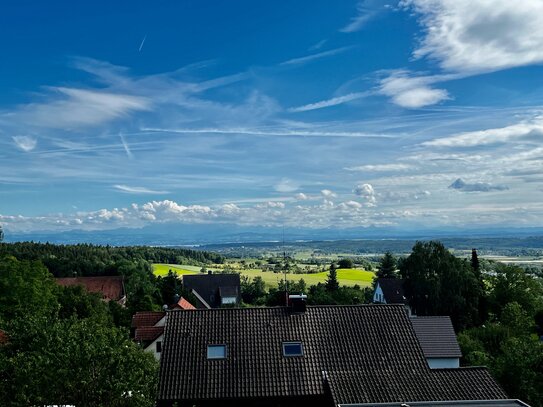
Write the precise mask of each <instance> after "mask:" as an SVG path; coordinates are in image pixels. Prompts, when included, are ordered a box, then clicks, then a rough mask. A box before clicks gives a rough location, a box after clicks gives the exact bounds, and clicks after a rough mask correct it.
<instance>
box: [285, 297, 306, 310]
mask: <svg viewBox="0 0 543 407" xmlns="http://www.w3.org/2000/svg"><path fill="white" fill-rule="evenodd" d="M306 298H307V295H305V294H291V295H289V296H288V302H289V305H290V312H291V313H292V314H303V313H305V310H306V304H305V300H306Z"/></svg>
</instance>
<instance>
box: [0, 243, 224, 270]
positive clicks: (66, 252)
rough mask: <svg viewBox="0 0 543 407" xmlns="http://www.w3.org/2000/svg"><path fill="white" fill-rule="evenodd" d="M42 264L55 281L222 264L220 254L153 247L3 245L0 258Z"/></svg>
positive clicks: (0, 248) (49, 244)
mask: <svg viewBox="0 0 543 407" xmlns="http://www.w3.org/2000/svg"><path fill="white" fill-rule="evenodd" d="M3 256H13V257H15V258H17V259H25V260H39V261H41V262H42V263H43V264H44V265H45V266H46V267H47V269H48V270H49V271H50V272H51V273H52V274H53V275H54V276H55V277H73V276H74V275H77V276H100V275H120V271H119V268H120V267H121V266H122V264H124V263H125V262H134V261H136V262H137V261H140V260H143V261H147V262H150V263H169V264H189V265H195V266H198V265H201V264H222V263H224V261H225V258H224V257H223V256H221V255H220V254H217V253H212V252H207V251H200V250H191V249H181V248H165V247H150V246H126V247H116V246H98V245H91V244H77V245H56V244H51V243H34V242H20V243H0V258H1V257H3Z"/></svg>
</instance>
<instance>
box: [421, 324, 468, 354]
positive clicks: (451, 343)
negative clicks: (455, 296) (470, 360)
mask: <svg viewBox="0 0 543 407" xmlns="http://www.w3.org/2000/svg"><path fill="white" fill-rule="evenodd" d="M411 323H412V324H413V328H414V329H415V334H416V335H417V338H418V340H419V343H420V346H421V347H422V351H423V352H424V356H426V357H427V358H460V357H462V352H461V350H460V346H459V345H458V340H457V339H456V334H455V332H454V328H453V325H452V322H451V318H449V317H448V316H431V317H412V318H411Z"/></svg>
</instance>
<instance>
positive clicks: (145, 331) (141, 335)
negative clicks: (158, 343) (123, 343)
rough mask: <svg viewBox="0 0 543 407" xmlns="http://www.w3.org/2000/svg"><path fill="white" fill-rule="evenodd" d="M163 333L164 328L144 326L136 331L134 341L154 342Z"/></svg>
mask: <svg viewBox="0 0 543 407" xmlns="http://www.w3.org/2000/svg"><path fill="white" fill-rule="evenodd" d="M163 333H164V327H163V326H143V327H141V328H137V329H136V334H135V335H134V340H135V341H136V342H152V341H154V340H155V339H156V338H158V337H159V336H160V335H162V334H163Z"/></svg>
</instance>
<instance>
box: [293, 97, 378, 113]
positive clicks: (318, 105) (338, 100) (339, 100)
mask: <svg viewBox="0 0 543 407" xmlns="http://www.w3.org/2000/svg"><path fill="white" fill-rule="evenodd" d="M370 94H371V93H370V92H353V93H349V94H347V95H343V96H337V97H334V98H331V99H326V100H321V101H320V102H315V103H309V104H307V105H303V106H298V107H291V108H290V109H288V111H289V112H292V113H296V112H307V111H309V110H317V109H323V108H325V107H330V106H337V105H341V104H343V103H347V102H350V101H352V100H356V99H360V98H363V97H366V96H368V95H370Z"/></svg>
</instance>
